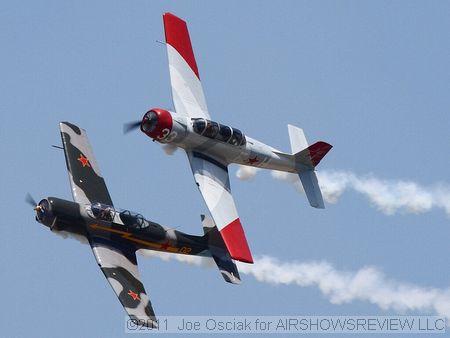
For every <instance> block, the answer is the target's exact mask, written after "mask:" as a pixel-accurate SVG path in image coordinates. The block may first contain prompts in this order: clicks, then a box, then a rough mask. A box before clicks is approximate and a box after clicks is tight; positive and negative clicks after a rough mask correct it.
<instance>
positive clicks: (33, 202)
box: [25, 193, 37, 207]
mask: <svg viewBox="0 0 450 338" xmlns="http://www.w3.org/2000/svg"><path fill="white" fill-rule="evenodd" d="M25 202H27V203H28V204H29V205H31V206H32V207H36V205H37V202H36V200H35V199H34V198H33V196H31V194H30V193H27V195H26V196H25Z"/></svg>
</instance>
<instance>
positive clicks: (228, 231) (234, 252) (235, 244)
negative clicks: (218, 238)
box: [220, 218, 253, 264]
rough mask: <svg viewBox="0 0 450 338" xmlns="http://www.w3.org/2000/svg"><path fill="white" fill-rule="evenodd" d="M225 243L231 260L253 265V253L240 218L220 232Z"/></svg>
mask: <svg viewBox="0 0 450 338" xmlns="http://www.w3.org/2000/svg"><path fill="white" fill-rule="evenodd" d="M220 234H221V235H222V238H223V241H224V242H225V245H226V247H227V250H228V252H229V254H230V256H231V258H233V259H236V260H238V261H240V262H244V263H249V264H253V257H252V253H251V252H250V248H249V246H248V243H247V239H246V238H245V233H244V228H243V227H242V224H241V221H240V220H239V218H236V219H235V220H234V221H233V222H231V223H229V224H228V225H226V226H225V227H224V228H222V230H220Z"/></svg>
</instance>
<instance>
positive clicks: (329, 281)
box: [140, 250, 450, 324]
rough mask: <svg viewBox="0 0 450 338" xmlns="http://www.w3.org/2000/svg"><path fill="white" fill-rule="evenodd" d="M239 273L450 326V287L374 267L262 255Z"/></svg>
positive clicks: (205, 262) (202, 261)
mask: <svg viewBox="0 0 450 338" xmlns="http://www.w3.org/2000/svg"><path fill="white" fill-rule="evenodd" d="M144 251H145V252H142V250H140V253H141V254H142V253H143V254H144V255H146V256H152V257H159V258H161V259H163V260H166V261H167V260H171V259H174V260H177V261H181V262H183V263H189V264H193V265H197V266H214V265H215V264H214V261H213V260H212V259H210V258H201V257H195V256H184V255H173V254H167V253H158V252H153V251H152V252H150V251H147V250H144ZM239 271H240V272H241V274H247V275H251V276H253V277H254V278H255V279H256V280H258V281H259V282H263V283H268V284H284V285H297V286H299V287H311V286H316V287H318V288H319V290H320V291H321V292H322V294H323V295H325V296H326V297H327V298H328V299H329V301H330V302H331V303H332V304H344V303H350V302H352V301H366V302H369V303H371V304H374V305H377V306H378V307H380V308H381V309H383V310H394V311H399V312H402V313H403V312H408V311H409V312H412V311H415V312H420V313H435V314H437V315H439V316H442V317H445V318H446V319H447V323H448V324H450V288H449V289H437V288H424V287H419V286H415V285H412V284H407V283H400V282H396V281H393V280H389V279H388V278H386V277H385V275H384V274H383V272H382V271H380V270H379V269H377V268H375V267H363V268H362V269H360V270H358V271H355V272H348V271H338V270H336V269H335V268H334V267H333V266H332V265H331V264H330V263H327V262H290V263H283V262H280V261H279V260H277V259H275V258H273V257H270V256H261V257H257V258H256V259H255V264H253V265H249V264H240V263H239Z"/></svg>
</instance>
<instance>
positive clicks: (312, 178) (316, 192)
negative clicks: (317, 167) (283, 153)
mask: <svg viewBox="0 0 450 338" xmlns="http://www.w3.org/2000/svg"><path fill="white" fill-rule="evenodd" d="M298 176H299V177H300V181H301V182H302V185H303V189H304V190H305V193H306V197H308V201H309V204H311V206H312V207H314V208H318V209H324V208H325V205H324V203H323V198H322V192H321V191H320V187H319V182H318V181H317V176H316V173H315V171H314V170H306V171H299V173H298Z"/></svg>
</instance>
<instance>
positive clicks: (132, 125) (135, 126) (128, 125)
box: [123, 121, 141, 134]
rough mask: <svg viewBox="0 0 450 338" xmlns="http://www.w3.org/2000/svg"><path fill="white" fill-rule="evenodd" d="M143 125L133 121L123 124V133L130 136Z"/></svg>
mask: <svg viewBox="0 0 450 338" xmlns="http://www.w3.org/2000/svg"><path fill="white" fill-rule="evenodd" d="M140 125H141V121H132V122H127V123H124V124H123V133H124V134H128V133H129V132H131V131H133V130H135V129H138V128H139V126H140Z"/></svg>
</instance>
